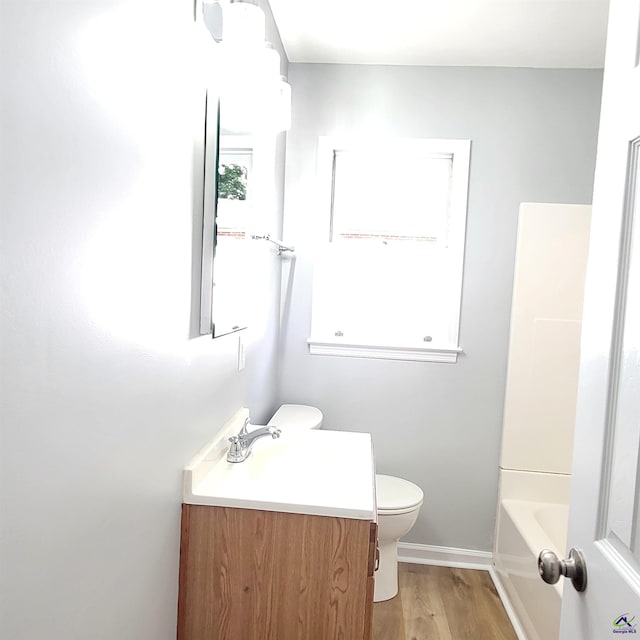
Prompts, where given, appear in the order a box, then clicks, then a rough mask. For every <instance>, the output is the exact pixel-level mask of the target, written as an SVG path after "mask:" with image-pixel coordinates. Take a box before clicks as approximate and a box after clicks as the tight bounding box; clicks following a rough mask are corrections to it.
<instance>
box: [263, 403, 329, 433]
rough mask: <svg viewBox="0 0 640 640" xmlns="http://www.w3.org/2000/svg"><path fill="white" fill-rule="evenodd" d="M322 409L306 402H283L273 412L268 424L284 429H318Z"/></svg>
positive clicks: (320, 424) (320, 423) (320, 425)
mask: <svg viewBox="0 0 640 640" xmlns="http://www.w3.org/2000/svg"><path fill="white" fill-rule="evenodd" d="M322 418H323V416H322V411H320V409H318V408H317V407H310V406H308V405H306V404H283V405H282V406H281V407H280V408H279V409H278V410H277V411H276V412H275V413H274V414H273V417H272V418H271V420H269V422H268V425H269V426H272V427H279V428H280V429H284V430H290V429H291V430H293V429H320V428H321V427H322Z"/></svg>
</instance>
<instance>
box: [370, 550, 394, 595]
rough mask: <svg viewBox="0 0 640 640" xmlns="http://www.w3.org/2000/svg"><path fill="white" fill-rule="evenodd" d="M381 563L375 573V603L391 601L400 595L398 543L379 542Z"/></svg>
mask: <svg viewBox="0 0 640 640" xmlns="http://www.w3.org/2000/svg"><path fill="white" fill-rule="evenodd" d="M378 545H379V549H380V563H379V565H378V570H377V571H376V572H375V579H376V582H375V587H374V590H373V601H374V602H383V601H384V600H391V598H393V597H395V596H396V595H397V593H398V541H397V540H391V541H388V542H382V540H380V541H379V542H378Z"/></svg>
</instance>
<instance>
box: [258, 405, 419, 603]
mask: <svg viewBox="0 0 640 640" xmlns="http://www.w3.org/2000/svg"><path fill="white" fill-rule="evenodd" d="M322 420H323V415H322V411H320V409H318V408H316V407H310V406H308V405H303V404H283V405H282V406H281V407H280V408H279V409H278V410H277V411H276V412H275V413H274V414H273V417H272V418H271V420H269V422H268V423H267V424H268V426H272V427H278V428H280V429H282V431H285V432H286V431H288V430H301V429H321V428H322ZM423 498H424V494H423V493H422V489H420V487H418V486H417V485H415V484H413V482H409V481H408V480H403V479H402V478H396V477H394V476H387V475H381V474H376V506H377V512H378V547H379V549H380V562H379V564H378V570H377V571H376V573H375V587H374V594H373V600H374V602H381V601H382V600H389V599H390V598H393V597H394V596H395V595H396V594H397V593H398V550H397V549H398V539H399V538H402V537H403V536H405V535H406V534H407V533H408V532H409V531H410V529H411V527H413V525H414V524H415V522H416V519H417V518H418V513H419V511H420V507H421V506H422V500H423Z"/></svg>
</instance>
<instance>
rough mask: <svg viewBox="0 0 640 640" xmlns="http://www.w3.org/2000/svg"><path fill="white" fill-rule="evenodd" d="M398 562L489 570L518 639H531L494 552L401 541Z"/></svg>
mask: <svg viewBox="0 0 640 640" xmlns="http://www.w3.org/2000/svg"><path fill="white" fill-rule="evenodd" d="M398 562H409V563H411V564H432V565H436V566H439V567H456V568H458V569H480V570H483V571H488V572H489V575H490V576H491V580H493V584H494V585H495V587H496V591H497V592H498V596H499V597H500V600H501V601H502V604H503V605H504V609H505V611H506V612H507V615H508V616H509V620H510V621H511V624H512V626H513V630H514V631H515V633H516V635H517V636H518V640H529V639H528V638H527V634H526V633H525V631H524V629H523V628H522V625H521V624H520V620H518V616H517V615H516V612H515V610H514V608H513V606H512V605H511V601H510V600H509V596H508V595H507V592H506V591H505V590H504V587H503V586H502V584H501V582H500V577H499V576H498V574H497V573H496V571H495V569H494V568H493V554H492V553H491V552H490V551H475V550H473V549H455V548H452V547H435V546H431V545H427V544H413V543H411V542H399V543H398Z"/></svg>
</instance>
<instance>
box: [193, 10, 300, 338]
mask: <svg viewBox="0 0 640 640" xmlns="http://www.w3.org/2000/svg"><path fill="white" fill-rule="evenodd" d="M199 16H201V19H202V20H203V23H204V25H205V26H206V29H207V37H208V39H209V45H212V46H213V49H211V51H213V55H212V56H207V58H206V60H207V63H206V64H207V65H210V66H211V67H213V66H215V67H216V68H217V69H218V73H216V74H214V75H215V78H216V83H217V85H216V87H215V90H216V100H213V99H209V100H208V101H207V117H206V141H205V172H204V173H205V175H204V198H203V209H204V211H203V213H204V215H203V235H202V276H201V305H200V308H201V312H200V333H201V334H208V333H211V334H212V336H213V337H214V338H216V337H218V336H221V335H225V334H227V333H230V332H233V331H238V330H240V329H244V328H246V319H247V315H248V307H247V304H248V300H249V299H250V298H251V294H250V288H249V281H248V279H249V277H250V276H251V275H252V274H251V267H250V265H251V260H250V255H249V251H248V244H250V243H248V242H246V238H248V237H251V232H255V231H256V230H257V231H260V232H261V233H262V235H259V236H258V235H255V233H254V237H265V232H266V234H267V235H266V237H268V229H264V225H265V220H267V219H268V216H266V215H264V214H265V213H267V212H268V211H269V209H270V207H272V206H273V203H274V200H275V198H274V188H275V182H274V181H275V175H274V173H273V172H274V162H275V146H274V145H275V136H276V133H277V132H279V131H283V130H286V129H288V127H289V123H290V109H291V106H290V102H291V90H290V87H289V85H288V84H287V82H286V80H285V79H284V77H282V76H281V75H280V56H279V54H278V53H277V51H275V49H273V47H272V46H271V45H270V44H269V43H268V42H267V41H266V40H265V17H264V13H263V12H262V9H260V7H259V6H257V5H256V4H254V3H250V2H241V1H237V0H236V2H229V1H228V0H224V1H221V0H218V1H214V0H205V2H204V3H202V4H201V0H196V20H198V19H199ZM209 48H211V47H209ZM210 95H212V93H211V91H210ZM218 98H219V99H218ZM221 127H223V129H222V131H223V133H224V135H223V136H220V131H221ZM254 141H258V142H257V143H255V142H254ZM256 145H257V147H258V148H256ZM258 203H259V204H260V210H261V211H260V212H258V211H257V209H258ZM259 214H262V215H259ZM260 218H263V220H260ZM256 223H257V226H256ZM279 255H280V254H279ZM214 262H215V266H214ZM253 275H255V274H253Z"/></svg>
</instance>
